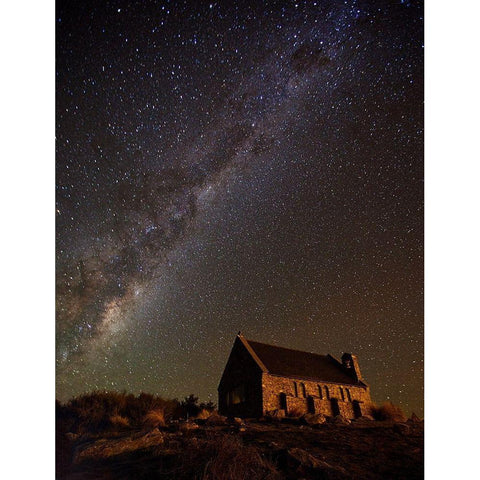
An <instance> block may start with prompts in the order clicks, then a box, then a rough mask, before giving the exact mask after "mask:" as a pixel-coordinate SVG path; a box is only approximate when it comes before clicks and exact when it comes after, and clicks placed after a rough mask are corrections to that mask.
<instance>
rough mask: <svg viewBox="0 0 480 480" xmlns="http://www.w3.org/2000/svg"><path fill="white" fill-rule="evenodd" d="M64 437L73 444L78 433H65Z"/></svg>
mask: <svg viewBox="0 0 480 480" xmlns="http://www.w3.org/2000/svg"><path fill="white" fill-rule="evenodd" d="M65 436H66V437H67V438H68V439H69V440H70V441H71V442H74V441H75V440H76V439H77V438H78V437H79V436H80V435H79V434H78V433H72V432H67V433H66V434H65Z"/></svg>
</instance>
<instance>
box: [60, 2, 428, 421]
mask: <svg viewBox="0 0 480 480" xmlns="http://www.w3.org/2000/svg"><path fill="white" fill-rule="evenodd" d="M422 15H423V6H422V5H421V3H418V2H415V1H399V2H381V1H377V2H376V1H354V0H352V1H345V2H340V1H318V2H314V1H297V2H292V1H283V2H253V1H252V2H246V1H245V2H243V1H239V2H212V3H208V2H205V3H204V2H190V1H182V2H180V1H178V2H177V1H163V2H161V1H151V2H143V1H142V2H140V1H130V2H126V1H106V2H90V1H86V2H70V1H66V0H64V1H61V2H57V12H56V33H57V40H56V42H57V43H56V49H57V51H56V91H57V101H56V121H57V125H56V149H57V150H56V155H57V160H56V169H57V174H56V189H57V190H56V221H57V227H56V232H57V240H56V245H57V265H56V280H57V308H56V310H57V319H56V331H57V338H56V350H57V351H56V361H57V376H56V378H57V396H58V397H59V398H60V399H63V400H66V399H67V398H70V397H71V396H73V395H78V394H80V393H82V392H85V391H89V390H93V389H119V390H122V389H126V390H127V391H131V392H139V391H142V390H143V391H150V392H152V393H158V394H161V395H164V396H166V397H175V396H176V397H183V396H185V395H187V394H189V393H190V392H195V393H196V394H198V395H200V396H201V398H203V399H210V398H211V399H213V400H215V399H216V387H217V384H218V381H219V378H220V375H221V373H222V369H223V366H224V364H225V362H226V359H227V356H228V352H229V349H230V348H231V345H232V342H233V339H234V335H235V334H236V333H237V331H238V330H242V332H244V334H245V336H246V337H247V338H249V337H250V338H254V339H256V340H258V341H263V342H267V343H275V344H279V345H283V346H287V347H290V348H298V349H302V350H308V351H315V352H318V353H331V354H333V355H335V356H340V355H341V353H342V352H344V351H351V352H352V353H356V354H357V355H358V356H359V359H360V365H361V367H362V369H363V373H364V376H365V377H366V378H367V380H368V381H369V383H370V384H371V387H372V393H373V397H374V398H375V399H377V400H378V401H382V400H387V399H390V400H392V401H394V402H396V403H399V404H400V405H402V406H403V407H404V408H405V409H406V410H408V411H411V410H414V411H416V412H417V413H419V414H421V413H422V412H423V44H422V41H423V18H422Z"/></svg>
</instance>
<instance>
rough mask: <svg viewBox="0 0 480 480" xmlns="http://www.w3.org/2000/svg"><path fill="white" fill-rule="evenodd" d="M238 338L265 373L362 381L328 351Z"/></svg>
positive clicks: (329, 380)
mask: <svg viewBox="0 0 480 480" xmlns="http://www.w3.org/2000/svg"><path fill="white" fill-rule="evenodd" d="M238 338H239V339H240V340H241V341H242V343H243V344H244V345H245V347H246V348H247V350H248V351H249V352H250V354H251V355H252V357H253V358H254V360H255V361H256V362H257V364H258V365H259V367H260V368H261V369H262V371H264V372H265V373H271V374H273V375H280V376H282V377H290V378H298V379H304V380H313V381H319V382H332V383H343V384H347V385H364V383H362V382H358V381H357V380H356V379H355V378H353V377H352V376H351V375H349V373H348V372H347V371H346V369H345V368H344V367H343V365H342V364H341V363H340V362H339V361H338V360H336V359H335V358H334V357H332V356H331V355H318V354H316V353H309V352H302V351H300V350H291V349H290V348H283V347H277V346H274V345H268V344H266V343H260V342H256V341H254V340H247V339H246V338H245V337H243V335H241V334H239V335H238Z"/></svg>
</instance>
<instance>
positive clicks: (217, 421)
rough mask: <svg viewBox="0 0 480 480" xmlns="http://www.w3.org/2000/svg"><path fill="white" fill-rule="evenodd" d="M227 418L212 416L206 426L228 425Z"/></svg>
mask: <svg viewBox="0 0 480 480" xmlns="http://www.w3.org/2000/svg"><path fill="white" fill-rule="evenodd" d="M227 424H228V421H227V417H224V416H223V415H217V414H212V415H210V416H209V417H208V418H207V420H206V421H205V425H210V426H220V425H227Z"/></svg>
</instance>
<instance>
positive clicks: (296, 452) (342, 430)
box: [56, 416, 423, 480]
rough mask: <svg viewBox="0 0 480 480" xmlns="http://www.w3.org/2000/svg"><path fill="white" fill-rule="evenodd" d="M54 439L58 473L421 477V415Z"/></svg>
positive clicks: (211, 423) (196, 424)
mask: <svg viewBox="0 0 480 480" xmlns="http://www.w3.org/2000/svg"><path fill="white" fill-rule="evenodd" d="M339 420H341V419H339ZM56 446H57V478H58V479H62V480H63V479H65V480H80V479H89V480H90V479H91V480H94V479H140V480H141V479H145V480H146V479H149V480H150V479H151V480H154V479H212V480H214V479H218V480H220V479H225V480H227V479H231V480H236V479H245V480H247V479H252V480H253V479H278V480H280V479H302V478H304V479H408V480H414V479H421V478H423V422H419V421H412V420H409V421H406V422H393V421H373V420H369V419H359V420H357V421H353V422H352V423H349V424H347V423H346V422H342V421H335V419H333V420H332V421H329V422H325V423H320V424H315V423H312V422H309V421H308V419H302V418H299V419H291V418H284V419H270V420H265V419H261V420H246V421H243V420H240V419H231V420H227V419H225V418H223V417H218V416H212V417H211V418H209V419H206V420H205V419H204V420H194V421H191V422H187V421H183V422H182V421H176V422H171V423H169V424H167V425H165V426H160V427H155V428H147V429H145V428H143V429H139V428H135V429H133V428H125V429H123V430H117V431H116V432H110V433H103V434H96V435H93V434H82V435H78V434H74V433H71V432H57V445H56Z"/></svg>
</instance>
